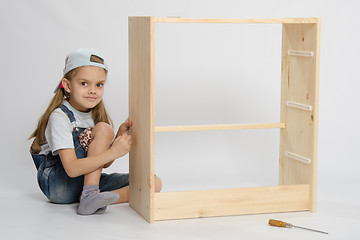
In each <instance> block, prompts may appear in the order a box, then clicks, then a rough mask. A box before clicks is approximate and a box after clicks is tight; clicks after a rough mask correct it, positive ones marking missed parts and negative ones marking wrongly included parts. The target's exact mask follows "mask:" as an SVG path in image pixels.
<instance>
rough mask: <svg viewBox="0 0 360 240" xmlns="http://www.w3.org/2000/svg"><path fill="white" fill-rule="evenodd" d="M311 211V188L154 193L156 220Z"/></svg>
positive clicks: (293, 186)
mask: <svg viewBox="0 0 360 240" xmlns="http://www.w3.org/2000/svg"><path fill="white" fill-rule="evenodd" d="M305 210H309V185H308V184H305V185H290V186H273V187H255V188H236V189H221V190H202V191H187V192H168V193H155V220H166V219H182V218H197V217H214V216H230V215H239V214H254V213H272V212H286V211H305Z"/></svg>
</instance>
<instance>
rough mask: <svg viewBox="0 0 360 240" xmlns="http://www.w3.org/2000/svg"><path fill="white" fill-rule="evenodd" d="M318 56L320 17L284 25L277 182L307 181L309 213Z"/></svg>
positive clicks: (315, 140)
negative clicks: (304, 52) (289, 52)
mask: <svg viewBox="0 0 360 240" xmlns="http://www.w3.org/2000/svg"><path fill="white" fill-rule="evenodd" d="M288 50H295V51H306V52H307V54H308V55H309V54H310V56H301V55H289V54H288ZM311 52H312V53H311ZM311 54H312V56H311ZM319 57H320V19H317V23H305V24H298V23H284V24H283V30H282V69H281V79H282V80H281V86H282V87H281V122H283V123H285V124H286V128H283V129H281V130H280V154H279V158H280V174H279V183H280V185H292V184H310V193H309V195H310V210H311V211H312V212H315V211H316V176H317V150H318V105H319V63H320V62H319V61H320V59H319ZM288 101H290V104H289V102H288ZM291 103H292V104H291ZM287 104H288V105H290V106H288V105H287ZM294 106H295V107H294ZM297 106H300V107H297ZM301 106H305V108H302V107H301ZM302 160H305V161H302ZM308 160H310V161H311V162H310V163H306V161H308Z"/></svg>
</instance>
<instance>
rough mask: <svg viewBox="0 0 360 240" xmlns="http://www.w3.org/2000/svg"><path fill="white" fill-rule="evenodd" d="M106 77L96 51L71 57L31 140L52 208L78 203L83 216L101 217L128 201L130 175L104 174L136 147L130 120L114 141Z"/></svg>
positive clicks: (78, 51) (157, 182)
mask: <svg viewBox="0 0 360 240" xmlns="http://www.w3.org/2000/svg"><path fill="white" fill-rule="evenodd" d="M107 71H108V70H107V66H106V65H105V63H104V59H103V58H101V57H100V55H99V54H98V53H97V52H96V51H95V50H92V49H78V50H76V51H74V52H73V53H71V54H70V55H68V56H67V58H66V62H65V68H64V71H63V73H64V75H63V78H62V80H61V82H60V84H59V86H58V87H57V89H56V90H55V96H54V97H53V99H52V101H51V102H50V105H49V107H48V108H47V110H46V111H45V113H44V114H43V116H42V117H41V118H40V120H39V123H38V126H37V128H36V130H35V131H34V132H33V134H32V135H31V137H30V138H33V137H35V139H34V142H33V144H32V146H31V149H30V151H31V155H32V157H33V160H34V163H35V166H36V168H37V169H38V174H37V179H38V183H39V186H40V189H41V190H42V192H43V193H44V194H45V195H46V197H47V198H48V199H49V200H50V201H51V202H53V203H63V204H68V203H74V202H78V201H79V200H80V204H79V207H78V214H80V215H90V214H94V213H103V212H104V211H105V210H106V207H107V206H108V205H110V204H113V203H122V202H128V199H129V187H128V185H129V175H128V174H119V173H113V174H105V173H102V169H103V168H107V167H109V166H110V165H111V164H112V163H113V161H114V160H115V159H117V158H120V157H122V156H124V155H125V154H127V153H128V152H129V151H130V148H131V144H132V138H131V135H130V127H131V126H132V123H131V122H129V121H128V120H127V121H126V122H124V123H123V124H122V125H121V126H120V128H119V130H118V132H117V134H116V137H115V140H113V139H114V131H113V129H112V127H111V125H112V122H111V119H110V117H109V116H108V114H107V112H106V110H105V107H104V104H103V101H102V96H103V93H104V84H105V82H106V76H107ZM156 180H157V181H156V189H155V190H156V191H160V188H161V181H160V179H159V178H156Z"/></svg>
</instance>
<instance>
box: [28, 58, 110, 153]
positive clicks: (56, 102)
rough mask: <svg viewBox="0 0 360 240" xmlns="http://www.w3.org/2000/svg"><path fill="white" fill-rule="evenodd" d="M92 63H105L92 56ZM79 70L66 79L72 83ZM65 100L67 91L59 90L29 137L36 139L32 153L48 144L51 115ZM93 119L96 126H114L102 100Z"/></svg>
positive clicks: (67, 75)
mask: <svg viewBox="0 0 360 240" xmlns="http://www.w3.org/2000/svg"><path fill="white" fill-rule="evenodd" d="M90 61H91V62H97V63H104V62H103V60H102V59H101V58H99V57H97V56H95V55H92V56H91V58H90ZM78 70H79V68H75V69H73V70H71V71H70V72H68V73H67V74H65V76H64V78H66V79H68V80H69V81H71V79H72V78H73V77H74V76H75V75H76V73H77V72H78ZM104 71H105V69H104ZM105 72H106V71H105ZM64 99H66V100H68V99H69V96H68V94H65V91H64V90H63V89H58V90H57V91H56V93H55V95H54V97H53V98H52V100H51V102H50V104H49V106H48V108H47V109H46V111H45V113H44V114H43V115H42V116H41V118H40V120H39V122H38V125H37V127H36V129H35V131H34V132H33V133H32V134H31V136H30V137H29V139H31V138H33V137H34V138H35V139H34V141H33V143H32V145H31V149H30V151H31V152H32V153H39V152H40V150H41V146H42V145H43V144H45V143H46V138H45V129H46V125H47V123H48V121H49V117H50V114H51V113H52V112H53V111H54V110H55V109H56V108H58V107H59V106H60V105H61V103H62V102H63V100H64ZM92 118H93V120H94V123H95V124H97V123H99V122H105V123H108V124H110V125H111V126H113V122H112V120H111V118H110V116H109V115H108V113H107V111H106V109H105V105H104V102H103V100H101V101H100V103H99V104H98V105H96V106H95V107H94V108H93V109H92ZM29 139H28V140H29Z"/></svg>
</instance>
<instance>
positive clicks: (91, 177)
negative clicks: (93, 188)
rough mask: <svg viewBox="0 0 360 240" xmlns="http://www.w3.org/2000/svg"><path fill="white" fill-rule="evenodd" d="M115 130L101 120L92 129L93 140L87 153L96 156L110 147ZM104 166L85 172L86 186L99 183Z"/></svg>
mask: <svg viewBox="0 0 360 240" xmlns="http://www.w3.org/2000/svg"><path fill="white" fill-rule="evenodd" d="M113 137H114V132H113V129H112V127H111V126H110V125H109V124H106V123H103V122H100V123H98V124H96V126H95V127H94V128H93V129H92V130H91V138H92V141H91V143H90V145H89V150H88V153H87V155H88V156H94V155H98V154H100V153H102V152H105V151H106V150H108V149H109V147H110V144H111V142H112V140H113ZM101 172H102V167H100V168H98V169H97V170H95V171H94V172H92V173H88V174H85V176H84V186H86V185H99V181H100V176H101Z"/></svg>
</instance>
